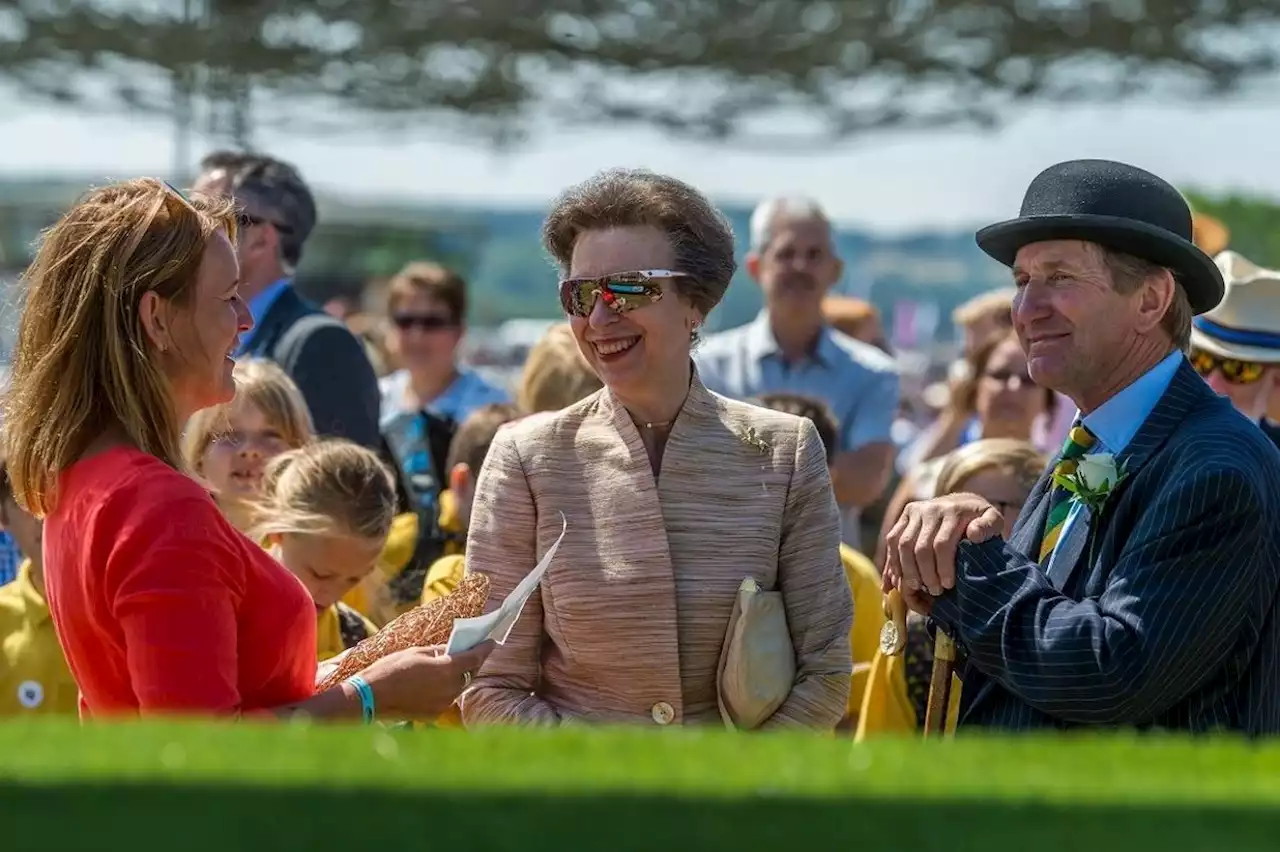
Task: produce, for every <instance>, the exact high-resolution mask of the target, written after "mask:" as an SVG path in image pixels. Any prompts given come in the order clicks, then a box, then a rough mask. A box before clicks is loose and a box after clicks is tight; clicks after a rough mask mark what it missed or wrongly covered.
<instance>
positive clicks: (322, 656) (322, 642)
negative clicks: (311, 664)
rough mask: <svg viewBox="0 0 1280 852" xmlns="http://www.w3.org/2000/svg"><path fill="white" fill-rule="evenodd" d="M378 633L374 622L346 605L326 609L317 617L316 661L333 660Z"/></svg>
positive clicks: (337, 604)
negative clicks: (346, 626) (345, 628)
mask: <svg viewBox="0 0 1280 852" xmlns="http://www.w3.org/2000/svg"><path fill="white" fill-rule="evenodd" d="M344 621H345V622H346V624H347V625H349V627H348V629H347V630H343V626H344ZM377 632H378V628H377V626H376V625H375V624H374V623H373V622H372V621H370V620H369V619H367V618H365V617H364V616H363V615H361V614H360V613H358V612H356V611H355V610H354V609H352V608H351V607H349V606H347V605H346V604H344V603H341V602H339V603H336V604H334V605H333V606H330V607H325V608H324V609H322V610H320V611H319V613H318V614H317V616H316V661H317V662H320V663H323V662H324V661H325V660H328V659H332V658H333V657H336V656H338V655H339V654H341V653H342V652H343V651H345V650H347V649H348V648H351V647H353V646H355V645H356V644H357V643H359V642H360V640H362V639H365V638H366V637H369V636H372V635H373V634H375V633H377Z"/></svg>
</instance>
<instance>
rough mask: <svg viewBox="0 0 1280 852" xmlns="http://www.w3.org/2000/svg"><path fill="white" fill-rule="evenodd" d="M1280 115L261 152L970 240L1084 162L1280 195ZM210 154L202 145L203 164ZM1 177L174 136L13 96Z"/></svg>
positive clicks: (164, 161) (1, 98)
mask: <svg viewBox="0 0 1280 852" xmlns="http://www.w3.org/2000/svg"><path fill="white" fill-rule="evenodd" d="M1278 139H1280V110H1277V109H1276V108H1275V105H1274V104H1264V103H1259V104H1250V105H1234V106H1233V105H1226V106H1216V107H1204V106H1201V107H1195V108H1185V107H1183V108H1177V107H1156V106H1133V105H1130V106H1124V107H1115V106H1112V107H1099V108H1089V109H1075V110H1071V111H1063V110H1056V109H1048V108H1038V109H1035V110H1031V111H1028V112H1025V113H1023V114H1021V115H1019V116H1017V117H1016V118H1014V120H1012V121H1011V122H1010V123H1009V124H1008V126H1006V127H1005V128H1004V129H1002V130H1000V131H998V132H996V133H992V134H980V133H968V132H929V133H924V134H920V135H912V136H896V135H873V136H866V137H863V138H861V139H859V140H857V141H856V142H850V143H848V144H845V145H842V146H840V147H837V148H832V149H831V150H830V151H829V152H826V153H823V154H812V153H808V154H803V155H785V154H776V153H775V154H760V153H745V152H740V151H734V150H733V148H732V147H731V146H713V145H698V144H691V143H687V142H675V141H668V140H666V139H664V138H663V137H662V136H660V135H658V134H656V133H654V132H649V131H645V130H638V129H634V130H620V131H606V130H600V131H591V130H589V129H582V128H578V129H573V130H570V131H567V132H562V133H559V134H552V135H547V136H543V137H541V138H539V139H536V140H534V141H532V142H531V143H529V144H528V145H527V146H526V147H524V148H523V149H522V150H519V151H516V152H514V153H501V154H497V153H493V152H491V151H488V150H486V149H484V148H483V147H481V146H478V145H463V144H459V143H457V142H453V141H440V140H436V139H433V138H432V134H431V132H430V129H429V128H426V127H424V128H422V129H420V130H418V131H414V132H410V133H406V134H404V135H401V136H394V137H384V138H380V139H377V140H374V139H370V138H364V139H361V138H358V137H346V138H341V139H321V140H311V139H306V138H302V137H298V136H290V135H286V134H280V133H273V134H264V135H263V136H262V137H261V138H260V140H259V147H262V148H264V149H267V150H270V151H271V152H273V153H275V154H276V155H278V156H281V157H283V158H285V159H289V160H292V161H293V162H294V163H295V164H296V165H297V166H298V167H299V168H301V169H302V171H303V173H304V175H305V176H306V177H307V178H308V179H309V180H311V181H312V182H313V183H315V184H316V185H318V186H322V187H325V188H328V189H332V190H336V191H339V192H343V193H349V194H355V195H362V196H373V197H382V198H406V197H408V198H415V199H420V200H424V201H437V202H455V201H462V202H470V203H482V204H492V205H501V204H540V203H544V202H545V201H546V200H547V199H548V198H549V197H550V196H552V195H553V194H554V193H555V192H556V191H557V190H559V189H560V188H562V187H563V186H565V185H567V184H569V183H571V182H573V181H575V180H578V179H581V178H583V177H586V176H587V175H589V174H590V173H591V172H593V171H595V170H597V169H601V168H605V167H607V166H615V165H623V166H646V167H649V168H652V169H656V170H658V171H664V172H669V173H672V174H675V175H677V176H679V177H682V178H684V179H686V180H689V181H691V182H693V183H694V184H696V185H697V186H699V187H700V188H702V189H703V190H705V191H707V192H708V193H710V194H712V195H713V196H715V197H716V198H718V199H720V200H722V201H724V200H737V201H744V202H748V203H749V202H753V201H756V200H758V199H759V198H761V197H763V196H767V195H771V194H778V193H798V194H807V195H812V196H814V197H816V198H817V199H819V200H820V201H821V202H822V203H823V204H824V205H826V207H827V208H828V210H829V211H830V212H831V214H832V215H833V217H834V218H836V219H838V220H840V221H841V222H844V223H847V224H851V225H858V226H862V227H867V228H871V229H875V230H879V231H886V232H887V231H902V230H906V229H916V228H927V227H942V228H950V227H968V226H973V225H978V224H983V223H986V222H989V221H994V220H997V219H1001V218H1005V217H1008V216H1011V215H1015V214H1016V212H1017V208H1018V204H1019V202H1020V200H1021V196H1022V191H1023V190H1024V189H1025V187H1026V184H1027V182H1028V181H1029V180H1030V179H1031V178H1032V177H1033V176H1034V175H1035V174H1036V173H1037V172H1038V171H1040V170H1041V169H1042V168H1044V167H1045V166H1047V165H1050V164H1052V163H1054V162H1057V161H1059V160H1064V159H1072V158H1076V157H1108V158H1113V159H1119V160H1124V161H1127V162H1131V163H1134V164H1136V165H1140V166H1143V167H1144V168H1147V169H1150V170H1152V171H1154V172H1156V173H1157V174H1159V175H1161V176H1162V177H1165V178H1167V179H1169V180H1171V181H1173V182H1174V183H1175V184H1178V185H1180V186H1183V187H1195V188H1198V189H1207V190H1210V191H1220V190H1231V189H1237V190H1246V191H1250V192H1258V193H1267V194H1272V195H1277V196H1280V168H1277V166H1276V162H1275V161H1276V156H1275V151H1276V150H1280V144H1278V143H1277V140H1278ZM207 147H210V146H209V145H208V144H207V143H206V140H199V139H197V140H196V143H195V148H194V153H195V155H197V156H198V155H199V154H200V153H202V152H203V151H204V150H205V149H206V148H207ZM0 152H2V156H0V172H4V173H7V174H13V173H22V172H25V173H46V174H52V173H63V174H76V175H90V176H93V177H96V178H103V177H111V178H117V177H129V176H134V175H138V174H146V173H151V174H168V172H169V169H170V167H171V166H172V165H173V158H174V140H173V132H172V129H171V128H170V126H169V125H167V124H166V123H165V122H164V121H163V120H156V121H150V120H140V119H136V118H135V119H123V118H121V119H104V118H85V117H82V116H79V115H77V114H76V112H75V111H73V110H64V109H52V108H48V107H43V106H39V107H36V106H32V105H30V104H27V103H22V102H20V101H17V100H16V99H14V98H13V97H12V95H8V94H6V93H5V92H4V91H3V90H0Z"/></svg>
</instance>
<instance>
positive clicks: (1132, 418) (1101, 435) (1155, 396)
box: [1045, 351, 1184, 573]
mask: <svg viewBox="0 0 1280 852" xmlns="http://www.w3.org/2000/svg"><path fill="white" fill-rule="evenodd" d="M1183 358H1184V356H1183V354H1182V353H1181V352H1177V351H1175V352H1172V353H1170V354H1169V355H1168V356H1167V357H1166V358H1165V359H1164V360H1163V361H1161V362H1160V363H1159V364H1156V365H1155V366H1154V367H1152V368H1151V369H1150V370H1148V371H1147V372H1145V373H1143V374H1142V375H1141V376H1140V377H1139V378H1138V380H1137V381H1135V382H1134V383H1133V384H1131V385H1129V386H1128V387H1127V388H1125V389H1124V390H1122V391H1120V393H1118V394H1116V395H1115V396H1113V397H1111V399H1109V400H1107V401H1106V402H1104V403H1103V404H1102V405H1100V406H1098V407H1097V408H1096V409H1095V410H1093V411H1092V412H1090V413H1089V414H1087V415H1085V417H1084V418H1083V419H1082V420H1081V423H1083V424H1084V427H1085V428H1086V429H1088V430H1089V431H1090V432H1092V433H1093V434H1094V436H1095V437H1096V438H1097V443H1095V444H1094V447H1093V449H1092V450H1090V451H1089V453H1088V455H1093V454H1095V453H1111V454H1112V455H1115V456H1118V455H1120V454H1121V453H1123V452H1124V450H1125V448H1126V447H1128V446H1129V442H1130V441H1132V440H1133V436H1134V435H1136V434H1138V430H1139V429H1141V428H1142V424H1143V423H1145V422H1146V421H1147V418H1148V417H1150V416H1151V412H1152V411H1154V410H1155V407H1156V405H1158V404H1159V402H1160V398H1161V397H1162V396H1164V392H1165V391H1166V390H1168V389H1169V383H1170V382H1172V381H1173V376H1174V373H1176V372H1178V367H1179V366H1180V365H1181V364H1182V360H1183ZM1076 416H1077V417H1079V412H1078V411H1077V412H1076ZM1083 511H1085V508H1084V506H1082V505H1081V504H1080V503H1075V502H1073V503H1072V504H1071V511H1070V513H1068V515H1067V520H1066V523H1064V524H1063V525H1062V534H1061V535H1060V536H1058V543H1057V544H1056V545H1055V546H1054V548H1053V554H1052V555H1050V557H1049V564H1048V565H1047V566H1045V569H1046V571H1047V572H1048V573H1054V570H1053V569H1054V567H1055V565H1054V563H1055V561H1056V560H1057V559H1058V552H1059V551H1060V550H1061V549H1062V543H1063V542H1065V541H1066V540H1067V537H1068V536H1069V535H1070V534H1071V528H1072V527H1073V526H1075V525H1076V524H1078V523H1081V520H1080V513H1081V512H1083ZM1084 523H1088V521H1087V520H1086V521H1084Z"/></svg>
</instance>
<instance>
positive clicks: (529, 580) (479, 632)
mask: <svg viewBox="0 0 1280 852" xmlns="http://www.w3.org/2000/svg"><path fill="white" fill-rule="evenodd" d="M568 529H569V522H568V521H567V520H565V517H564V512H561V513H560V537H559V538H557V539H556V542H555V544H553V545H551V548H550V549H549V550H547V552H546V555H544V556H543V557H542V559H541V560H540V561H539V562H538V564H537V565H536V566H534V569H533V570H532V571H530V572H529V576H527V577H525V578H524V579H523V580H521V581H520V584H519V585H518V586H516V587H515V588H514V589H512V590H511V594H509V595H507V599H506V600H504V601H503V602H502V606H500V607H498V608H497V609H495V610H494V611H493V612H490V613H487V614H486V615H478V616H476V617H475V618H459V619H457V620H456V621H454V622H453V632H452V633H450V634H449V644H448V645H446V646H445V653H446V654H457V653H460V652H462V651H469V650H471V649H472V648H474V647H475V646H477V645H479V644H480V643H481V642H483V641H485V640H486V639H493V640H494V641H496V642H497V643H498V644H499V645H501V644H503V643H504V642H506V641H507V636H508V635H509V634H510V633H511V628H512V627H514V626H515V624H516V620H517V619H519V618H520V613H521V612H522V611H523V610H524V605H525V601H527V600H529V596H530V595H532V594H533V590H534V589H536V588H538V584H539V583H540V582H542V575H543V574H545V573H547V568H548V567H550V565H551V560H552V559H554V558H555V555H556V551H557V550H558V549H559V548H560V542H562V541H564V534H565V532H566V531H568Z"/></svg>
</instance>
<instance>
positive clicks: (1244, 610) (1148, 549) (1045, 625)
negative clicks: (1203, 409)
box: [933, 469, 1274, 725]
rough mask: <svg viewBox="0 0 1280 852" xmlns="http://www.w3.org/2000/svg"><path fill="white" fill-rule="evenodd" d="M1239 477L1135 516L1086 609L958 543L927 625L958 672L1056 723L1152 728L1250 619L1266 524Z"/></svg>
mask: <svg viewBox="0 0 1280 852" xmlns="http://www.w3.org/2000/svg"><path fill="white" fill-rule="evenodd" d="M1261 505H1262V502H1261V501H1260V500H1259V495H1258V494H1257V493H1256V490H1255V488H1254V486H1253V484H1252V483H1251V482H1250V480H1249V477H1248V476H1247V475H1246V474H1245V473H1243V472H1241V471H1233V470H1225V471H1224V470H1210V469H1200V470H1196V471H1190V472H1188V473H1187V474H1184V475H1183V476H1182V478H1181V479H1179V480H1178V482H1177V484H1176V485H1174V486H1173V487H1171V488H1168V489H1166V490H1165V491H1164V492H1163V493H1162V494H1161V495H1160V496H1158V497H1157V498H1156V499H1155V502H1154V504H1153V505H1151V506H1150V507H1149V508H1148V509H1146V510H1145V511H1144V512H1143V513H1142V515H1141V519H1140V521H1139V523H1138V524H1137V526H1136V528H1135V530H1134V532H1133V533H1132V535H1130V537H1129V539H1128V542H1127V543H1126V546H1125V548H1124V550H1123V552H1122V553H1121V555H1120V558H1119V561H1118V563H1117V564H1116V565H1115V567H1114V568H1113V570H1112V571H1111V575H1110V580H1109V581H1108V583H1107V586H1106V589H1105V590H1104V591H1103V593H1102V595H1101V596H1100V597H1098V598H1090V599H1086V600H1083V601H1076V600H1073V599H1071V598H1068V597H1066V596H1065V595H1063V594H1062V593H1060V592H1058V591H1057V589H1055V588H1054V587H1053V585H1052V584H1051V583H1050V582H1049V579H1048V577H1047V576H1046V575H1045V574H1044V572H1043V571H1042V570H1041V569H1040V567H1039V566H1038V565H1037V564H1035V563H1034V562H1032V561H1031V560H1029V559H1027V558H1026V557H1025V556H1022V555H1020V554H1017V553H1014V552H1012V550H1011V549H1010V548H1009V547H1008V546H1007V545H1004V544H1003V543H1002V542H1000V540H998V539H996V540H993V541H989V542H986V543H985V544H981V545H975V544H973V543H971V542H962V543H961V545H960V553H959V558H958V559H957V581H956V587H955V588H954V589H953V590H952V591H950V592H948V593H947V594H945V595H943V596H942V597H941V598H939V599H938V600H936V601H935V602H934V609H933V615H934V618H935V619H936V620H938V621H939V622H940V623H941V624H943V625H944V626H946V627H948V628H949V629H950V630H951V631H952V635H954V636H957V637H958V638H959V640H960V642H961V643H962V644H963V645H964V647H965V650H966V651H967V652H968V655H969V661H970V662H971V663H972V664H974V665H976V666H977V667H978V668H979V670H981V671H982V672H984V673H985V674H987V675H988V676H990V677H991V678H993V679H995V680H996V681H998V682H999V683H1000V684H1001V685H1003V686H1004V687H1005V688H1006V689H1008V690H1009V691H1010V692H1012V693H1013V694H1014V695H1016V696H1018V697H1019V698H1021V699H1022V700H1023V701H1025V702H1026V703H1027V704H1029V705H1031V706H1032V707H1035V708H1036V709H1038V710H1040V711H1041V712H1043V713H1046V714H1048V715H1050V716H1053V717H1055V718H1057V719H1060V720H1063V721H1067V722H1074V723H1081V724H1095V725H1125V724H1140V723H1143V722H1148V721H1150V720H1152V719H1154V718H1157V717H1159V716H1160V715H1161V714H1162V713H1164V712H1165V711H1167V710H1169V709H1170V708H1172V707H1174V706H1176V705H1177V704H1179V703H1180V702H1182V701H1183V700H1184V699H1185V698H1186V697H1187V696H1188V695H1190V694H1192V693H1194V692H1195V691H1197V690H1199V689H1201V688H1202V687H1203V686H1204V685H1205V683H1206V682H1207V681H1209V680H1210V679H1211V678H1214V677H1217V676H1219V674H1220V672H1221V669H1222V667H1223V665H1224V664H1225V663H1226V662H1227V660H1228V659H1229V657H1230V656H1231V655H1232V654H1233V653H1237V652H1238V649H1239V643H1240V640H1241V633H1242V631H1252V632H1255V633H1257V632H1258V631H1260V629H1261V625H1260V624H1259V623H1258V615H1257V613H1256V611H1255V608H1253V607H1251V604H1252V603H1254V602H1255V601H1256V600H1257V599H1258V596H1259V595H1261V594H1263V593H1264V592H1263V590H1262V589H1260V588H1259V584H1260V582H1261V570H1260V563H1259V560H1260V559H1262V558H1265V554H1267V553H1268V552H1269V549H1270V547H1271V543H1270V540H1269V539H1270V535H1271V534H1270V532H1269V529H1270V526H1269V525H1270V524H1272V523H1274V519H1273V518H1267V517H1263V513H1262V510H1261V509H1260V506H1261Z"/></svg>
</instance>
